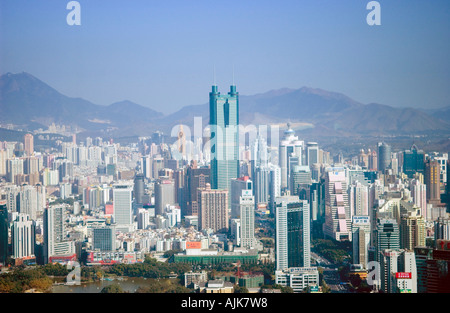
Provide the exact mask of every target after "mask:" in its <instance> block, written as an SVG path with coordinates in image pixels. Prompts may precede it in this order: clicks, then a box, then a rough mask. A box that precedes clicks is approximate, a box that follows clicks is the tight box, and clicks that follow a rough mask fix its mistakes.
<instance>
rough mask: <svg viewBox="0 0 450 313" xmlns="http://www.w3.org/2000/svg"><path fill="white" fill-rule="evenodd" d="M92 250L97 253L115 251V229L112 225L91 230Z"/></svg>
mask: <svg viewBox="0 0 450 313" xmlns="http://www.w3.org/2000/svg"><path fill="white" fill-rule="evenodd" d="M92 249H93V250H99V251H115V250H116V229H115V226H114V225H108V226H103V227H94V228H92Z"/></svg>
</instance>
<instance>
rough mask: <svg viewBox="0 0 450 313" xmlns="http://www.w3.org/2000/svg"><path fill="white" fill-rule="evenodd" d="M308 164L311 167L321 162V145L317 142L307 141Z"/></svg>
mask: <svg viewBox="0 0 450 313" xmlns="http://www.w3.org/2000/svg"><path fill="white" fill-rule="evenodd" d="M305 150H306V165H308V166H309V167H310V168H311V167H312V166H313V165H314V164H317V163H320V162H319V145H318V144H317V142H307V143H306V149H305Z"/></svg>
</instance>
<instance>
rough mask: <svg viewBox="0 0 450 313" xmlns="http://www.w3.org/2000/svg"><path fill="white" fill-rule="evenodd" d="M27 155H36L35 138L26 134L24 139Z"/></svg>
mask: <svg viewBox="0 0 450 313" xmlns="http://www.w3.org/2000/svg"><path fill="white" fill-rule="evenodd" d="M23 141H24V148H25V154H26V155H27V156H32V155H33V154H34V137H33V135H32V134H25V136H24V137H23Z"/></svg>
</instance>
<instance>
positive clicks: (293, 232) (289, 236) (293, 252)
mask: <svg viewBox="0 0 450 313" xmlns="http://www.w3.org/2000/svg"><path fill="white" fill-rule="evenodd" d="M275 203H276V208H275V210H276V212H275V224H276V228H275V229H276V238H275V240H276V268H277V270H283V269H286V268H290V267H309V266H310V265H311V261H310V259H311V240H310V224H309V203H308V201H306V200H299V198H298V197H297V196H281V197H278V198H276V200H275Z"/></svg>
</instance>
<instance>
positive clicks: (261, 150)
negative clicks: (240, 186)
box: [249, 134, 268, 180]
mask: <svg viewBox="0 0 450 313" xmlns="http://www.w3.org/2000/svg"><path fill="white" fill-rule="evenodd" d="M250 154H251V157H250V164H251V172H250V173H249V174H250V177H251V179H252V180H255V171H256V169H257V168H260V167H263V168H264V167H267V165H268V153H267V142H266V140H265V138H263V137H262V136H261V135H259V134H258V136H257V137H256V139H255V141H254V142H253V143H252V146H251V151H250Z"/></svg>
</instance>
